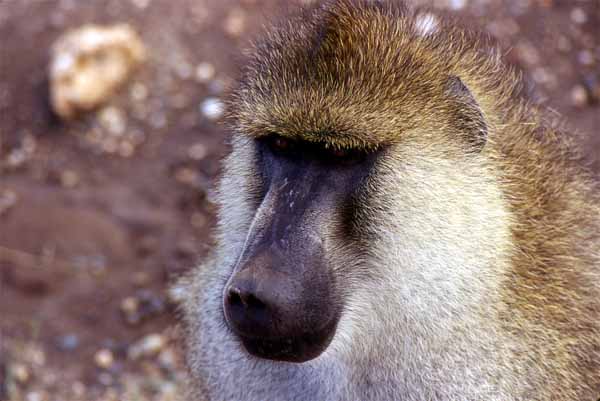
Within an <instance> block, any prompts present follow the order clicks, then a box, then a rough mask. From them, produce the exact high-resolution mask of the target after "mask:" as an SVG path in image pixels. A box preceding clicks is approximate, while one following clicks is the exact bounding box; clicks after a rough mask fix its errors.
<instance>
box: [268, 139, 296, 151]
mask: <svg viewBox="0 0 600 401" xmlns="http://www.w3.org/2000/svg"><path fill="white" fill-rule="evenodd" d="M267 142H268V144H269V147H270V148H271V150H273V151H274V152H277V153H287V152H290V151H291V150H292V149H293V148H294V141H292V140H291V139H288V138H284V137H282V136H279V135H273V136H271V137H269V138H268V139H267Z"/></svg>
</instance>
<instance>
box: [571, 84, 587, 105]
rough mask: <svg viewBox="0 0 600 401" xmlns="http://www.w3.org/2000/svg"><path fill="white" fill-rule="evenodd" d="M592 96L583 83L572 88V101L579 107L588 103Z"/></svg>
mask: <svg viewBox="0 0 600 401" xmlns="http://www.w3.org/2000/svg"><path fill="white" fill-rule="evenodd" d="M589 101H590V97H589V95H588V91H587V90H586V89H585V87H584V86H583V85H576V86H575V87H574V88H573V89H571V103H573V105H574V106H577V107H583V106H586V105H588V103H589Z"/></svg>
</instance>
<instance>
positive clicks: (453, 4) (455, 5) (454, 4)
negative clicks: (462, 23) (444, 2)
mask: <svg viewBox="0 0 600 401" xmlns="http://www.w3.org/2000/svg"><path fill="white" fill-rule="evenodd" d="M466 5H467V0H449V1H448V6H449V7H450V9H451V10H455V11H457V10H462V9H463V8H465V6H466Z"/></svg>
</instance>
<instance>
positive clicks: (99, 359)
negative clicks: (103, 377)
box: [94, 349, 115, 369]
mask: <svg viewBox="0 0 600 401" xmlns="http://www.w3.org/2000/svg"><path fill="white" fill-rule="evenodd" d="M94 362H96V365H97V366H98V367H100V368H102V369H109V368H110V367H111V366H112V365H113V363H114V362H115V357H114V355H113V353H112V351H111V350H109V349H101V350H99V351H98V352H96V354H95V355H94Z"/></svg>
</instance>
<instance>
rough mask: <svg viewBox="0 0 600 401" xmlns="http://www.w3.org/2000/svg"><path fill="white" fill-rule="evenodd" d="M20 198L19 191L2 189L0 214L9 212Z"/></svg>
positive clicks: (0, 193) (0, 192)
mask: <svg viewBox="0 0 600 401" xmlns="http://www.w3.org/2000/svg"><path fill="white" fill-rule="evenodd" d="M18 200H19V198H18V196H17V193H16V192H15V191H13V190H10V189H5V190H2V191H0V216H2V215H3V214H4V213H6V212H8V211H9V210H10V209H11V208H12V207H13V206H15V205H16V204H17V201H18Z"/></svg>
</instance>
